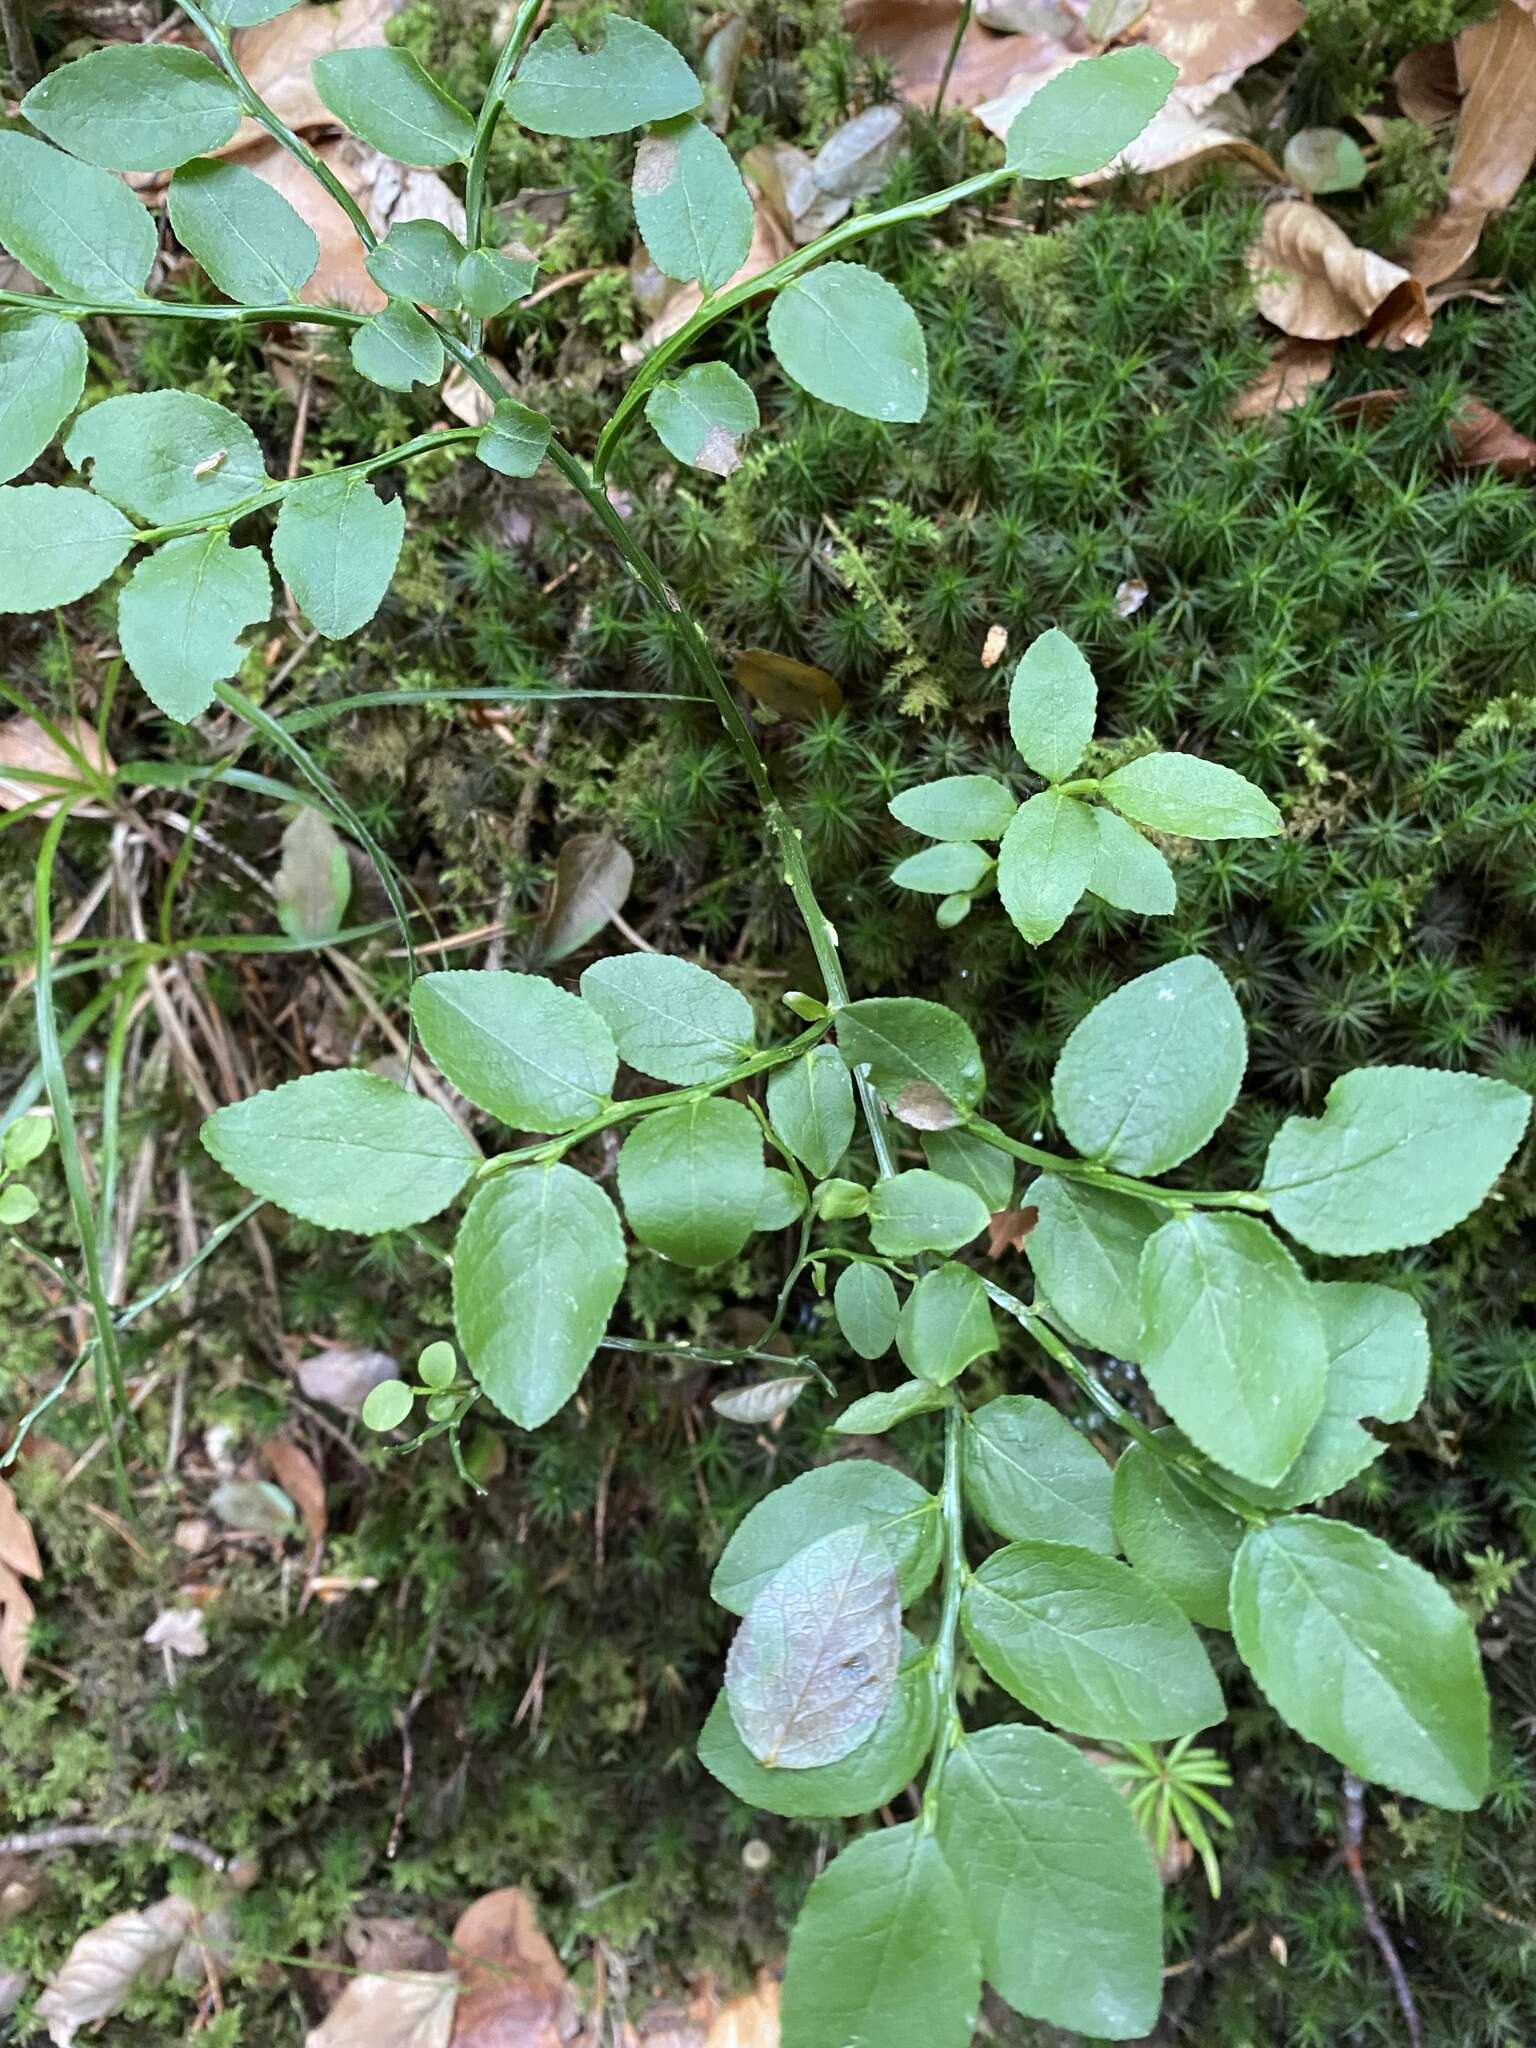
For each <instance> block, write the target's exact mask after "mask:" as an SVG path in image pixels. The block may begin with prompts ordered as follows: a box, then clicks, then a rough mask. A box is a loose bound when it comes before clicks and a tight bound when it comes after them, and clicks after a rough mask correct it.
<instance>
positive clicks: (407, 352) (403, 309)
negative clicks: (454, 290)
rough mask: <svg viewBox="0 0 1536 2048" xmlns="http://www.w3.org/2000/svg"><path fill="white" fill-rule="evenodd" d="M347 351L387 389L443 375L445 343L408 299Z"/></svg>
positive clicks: (394, 304)
mask: <svg viewBox="0 0 1536 2048" xmlns="http://www.w3.org/2000/svg"><path fill="white" fill-rule="evenodd" d="M381 54H382V53H381ZM347 352H348V354H349V355H350V356H351V358H352V366H353V368H354V369H355V370H356V371H357V373H358V375H359V376H361V377H366V378H367V379H368V381H369V382H370V383H371V384H382V385H383V387H384V389H385V390H386V391H409V390H410V389H411V387H412V385H414V384H435V383H436V382H437V380H438V378H439V377H441V376H442V374H443V344H442V343H441V341H439V340H438V338H437V333H436V331H435V329H434V328H433V327H432V325H431V323H430V322H429V321H428V320H427V318H426V317H425V315H424V314H422V313H419V312H418V311H417V310H416V308H415V307H414V306H413V305H411V304H410V303H409V302H408V301H407V300H405V299H391V300H390V302H389V304H388V305H387V306H386V307H385V308H384V310H383V312H382V313H375V314H374V316H373V318H372V319H371V320H365V321H364V322H363V324H362V326H361V327H356V328H354V329H353V331H352V339H351V341H350V342H349V343H348V345H347Z"/></svg>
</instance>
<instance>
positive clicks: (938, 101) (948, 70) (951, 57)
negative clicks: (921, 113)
mask: <svg viewBox="0 0 1536 2048" xmlns="http://www.w3.org/2000/svg"><path fill="white" fill-rule="evenodd" d="M970 25H971V0H964V4H963V5H962V7H961V9H960V16H959V19H958V20H957V21H956V23H955V32H954V34H953V35H952V36H951V37H950V39H949V52H948V54H947V55H946V57H945V59H944V69H943V70H942V71H941V72H940V73H939V89H938V91H937V92H936V93H935V94H934V96H933V118H934V119H935V121H937V119H938V118H939V116H940V114H941V113H943V111H944V95H945V93H947V92H948V91H949V81H950V78H951V76H952V75H953V72H954V68H955V62H956V60H957V58H958V57H959V55H960V45H961V44H962V43H963V42H964V41H965V32H966V30H967V29H968V28H969V27H970Z"/></svg>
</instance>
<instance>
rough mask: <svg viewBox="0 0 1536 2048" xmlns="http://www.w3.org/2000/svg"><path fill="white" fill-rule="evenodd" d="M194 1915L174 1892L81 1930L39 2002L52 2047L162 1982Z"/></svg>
mask: <svg viewBox="0 0 1536 2048" xmlns="http://www.w3.org/2000/svg"><path fill="white" fill-rule="evenodd" d="M196 1917H197V1915H196V1909H195V1908H194V1907H193V1904H192V1901H191V1900H190V1899H181V1898H176V1897H174V1896H173V1897H171V1898H166V1899H161V1900H160V1901H159V1902H158V1903H157V1904H156V1905H153V1906H146V1907H145V1908H144V1910H143V1911H142V1912H131V1913H114V1914H113V1915H112V1917H111V1919H110V1920H105V1921H103V1922H102V1924H101V1926H100V1927H92V1928H90V1929H89V1930H88V1931H87V1932H86V1933H84V1934H82V1935H81V1936H80V1939H79V1940H78V1941H77V1942H76V1943H75V1945H74V1947H73V1948H72V1949H71V1950H70V1952H69V1954H68V1955H67V1956H66V1957H65V1958H64V1961H63V1963H62V1964H61V1965H60V1967H59V1969H58V1970H57V1971H56V1972H55V1973H54V1976H53V1979H52V1981H51V1982H50V1983H49V1985H48V1987H47V1989H46V1990H45V1991H44V1992H43V1995H42V1996H41V1998H39V1999H38V2001H37V2006H36V2014H37V2017H38V2018H39V2019H40V2020H46V2021H47V2024H48V2038H49V2040H50V2041H52V2042H53V2043H54V2048H69V2044H70V2042H72V2041H73V2040H74V2038H75V2036H76V2034H77V2033H78V2032H79V2031H80V2029H81V2028H82V2027H88V2026H93V2025H94V2024H95V2023H96V2022H97V2021H98V2020H105V2019H110V2018H111V2016H112V2014H113V2013H115V2012H117V2011H118V2010H119V2009H120V2008H121V2007H122V2005H123V2004H124V2002H125V2001H126V1999H127V1998H128V1996H129V1993H130V1992H132V1991H133V1990H135V1989H136V1988H137V1987H138V1986H139V1985H141V1984H145V1985H147V1984H162V1983H164V1981H165V1979H166V1978H167V1977H168V1976H169V1975H170V1971H171V1965H172V1964H173V1963H174V1962H175V1960H176V1951H177V1950H178V1949H179V1948H180V1947H181V1944H182V1942H183V1941H184V1940H185V1938H186V1936H187V1934H188V1933H189V1932H190V1930H191V1928H192V1925H193V1922H194V1920H195V1919H196ZM359 2048H361V2043H359ZM370 2048H372V2044H370ZM381 2048H382V2044H381Z"/></svg>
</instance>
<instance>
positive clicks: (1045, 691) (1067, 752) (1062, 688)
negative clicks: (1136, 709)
mask: <svg viewBox="0 0 1536 2048" xmlns="http://www.w3.org/2000/svg"><path fill="white" fill-rule="evenodd" d="M1098 706H1099V691H1098V685H1097V684H1096V683H1095V682H1094V680H1093V670H1092V669H1091V668H1090V667H1089V666H1088V664H1087V662H1086V661H1084V659H1083V657H1082V654H1081V652H1080V650H1079V649H1078V647H1077V644H1076V643H1075V641H1072V640H1069V639H1068V638H1067V636H1066V634H1065V633H1062V632H1059V631H1058V630H1057V629H1056V628H1055V627H1054V626H1053V627H1052V628H1051V630H1050V632H1048V633H1042V634H1041V635H1040V637H1039V638H1038V639H1037V640H1032V641H1031V642H1030V644H1029V646H1028V647H1026V648H1025V650H1024V654H1023V657H1022V658H1021V660H1020V662H1019V665H1018V667H1017V668H1016V669H1015V670H1014V672H1013V683H1012V686H1011V687H1010V689H1009V692H1008V730H1009V731H1010V732H1011V733H1012V734H1013V744H1014V745H1015V746H1016V747H1017V748H1018V750H1019V752H1020V753H1021V754H1022V755H1023V756H1024V759H1025V761H1026V762H1027V763H1028V764H1029V766H1030V767H1031V768H1033V769H1034V771H1035V773H1036V774H1037V775H1041V776H1043V777H1044V778H1045V780H1046V781H1047V782H1064V781H1065V780H1066V778H1067V777H1068V776H1069V775H1070V774H1071V773H1072V771H1073V769H1074V768H1076V767H1077V765H1078V763H1079V762H1080V761H1081V760H1082V758H1083V755H1084V754H1085V753H1086V752H1087V750H1088V742H1089V741H1090V740H1091V739H1092V738H1093V726H1094V720H1095V718H1096V717H1097V716H1098Z"/></svg>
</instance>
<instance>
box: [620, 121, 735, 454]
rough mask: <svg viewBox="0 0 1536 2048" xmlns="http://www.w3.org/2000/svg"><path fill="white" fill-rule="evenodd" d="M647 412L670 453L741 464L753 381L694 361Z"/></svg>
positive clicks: (661, 387) (657, 393)
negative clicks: (746, 382) (747, 381)
mask: <svg viewBox="0 0 1536 2048" xmlns="http://www.w3.org/2000/svg"><path fill="white" fill-rule="evenodd" d="M703 132H707V131H703ZM645 416H646V418H647V419H648V420H649V421H650V423H651V425H652V426H653V427H654V428H655V429H656V432H657V435H658V437H659V438H660V441H661V445H662V446H663V447H664V448H665V449H666V451H667V453H668V454H669V455H675V456H676V458H677V460H678V461H679V462H686V463H689V464H690V465H691V466H692V467H693V468H694V469H707V470H709V471H710V473H711V474H712V475H714V476H730V475H731V473H732V472H733V471H734V470H737V469H739V468H740V467H741V444H742V442H743V441H744V440H745V439H746V437H747V435H748V434H750V433H753V432H754V431H755V430H756V428H757V426H758V424H759V414H758V410H757V400H756V399H755V398H754V397H753V395H752V387H751V385H750V384H744V383H743V382H742V380H741V378H740V377H738V376H737V374H736V372H735V371H734V370H733V369H731V368H730V366H729V364H726V363H695V364H694V365H693V367H692V368H691V369H688V370H684V372H683V374H682V375H681V376H680V377H676V378H671V379H668V380H666V381H664V382H663V383H660V384H658V385H657V386H656V388H655V390H654V391H653V392H652V393H651V395H650V397H649V398H648V399H647V400H646V401H645Z"/></svg>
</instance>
